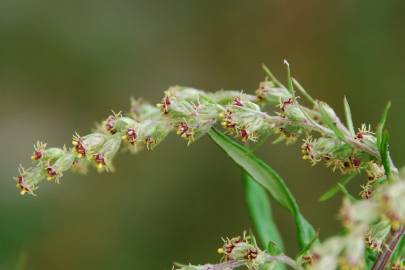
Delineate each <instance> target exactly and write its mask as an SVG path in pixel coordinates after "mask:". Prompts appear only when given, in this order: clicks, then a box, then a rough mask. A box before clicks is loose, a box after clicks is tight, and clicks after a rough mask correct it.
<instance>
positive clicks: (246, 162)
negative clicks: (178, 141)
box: [208, 128, 315, 248]
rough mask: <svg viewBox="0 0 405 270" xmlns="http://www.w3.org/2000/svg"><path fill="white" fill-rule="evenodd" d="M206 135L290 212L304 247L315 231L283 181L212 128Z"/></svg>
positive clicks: (244, 150) (254, 157)
mask: <svg viewBox="0 0 405 270" xmlns="http://www.w3.org/2000/svg"><path fill="white" fill-rule="evenodd" d="M208 134H209V135H210V137H211V139H212V140H213V141H214V142H215V143H216V144H218V145H219V146H220V147H221V148H222V150H224V151H225V153H227V154H228V156H229V157H230V158H231V159H232V160H233V161H234V162H235V163H236V164H238V165H239V166H240V167H242V168H243V169H244V170H245V171H246V172H247V173H249V174H250V175H251V176H252V178H253V179H254V180H256V181H257V182H258V183H259V184H261V185H262V186H263V187H264V188H265V189H266V190H267V191H268V192H269V193H270V194H271V196H272V197H273V198H274V199H275V200H276V201H277V202H278V203H280V204H281V205H282V206H283V207H285V208H287V209H288V210H289V211H290V212H291V214H292V215H293V216H294V220H295V223H296V226H297V232H298V234H297V235H298V240H299V244H300V246H301V248H302V247H304V246H306V245H307V244H308V243H309V242H310V241H311V240H312V238H313V237H314V235H315V230H314V228H313V227H312V226H311V225H310V224H309V222H308V221H307V220H306V219H305V218H304V217H303V215H302V213H301V212H300V209H299V207H298V204H297V202H296V200H295V198H294V196H293V195H292V194H291V192H290V190H289V189H288V187H287V185H286V184H285V182H284V180H283V179H282V178H281V177H280V176H279V175H278V174H277V173H276V172H275V171H274V170H273V169H272V168H271V167H270V166H269V165H267V164H266V163H265V162H264V161H262V160H260V159H258V158H257V157H256V156H255V155H254V154H253V153H252V152H251V151H249V150H248V149H247V148H245V147H243V146H241V145H240V144H238V143H236V142H235V141H233V140H231V139H230V138H229V137H227V136H226V135H224V134H223V133H221V132H220V131H218V130H216V129H215V128H212V129H211V130H210V131H209V132H208Z"/></svg>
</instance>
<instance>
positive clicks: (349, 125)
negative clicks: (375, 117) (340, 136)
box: [343, 97, 356, 136]
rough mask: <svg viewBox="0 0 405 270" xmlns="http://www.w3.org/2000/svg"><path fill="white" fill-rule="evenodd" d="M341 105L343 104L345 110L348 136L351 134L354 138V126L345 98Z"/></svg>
mask: <svg viewBox="0 0 405 270" xmlns="http://www.w3.org/2000/svg"><path fill="white" fill-rule="evenodd" d="M343 104H344V108H345V116H346V125H347V128H348V129H349V131H350V134H352V136H354V135H355V134H356V132H355V130H354V125H353V119H352V111H351V110H350V105H349V102H348V101H347V98H346V97H344V99H343Z"/></svg>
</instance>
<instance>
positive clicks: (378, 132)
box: [376, 102, 391, 148]
mask: <svg viewBox="0 0 405 270" xmlns="http://www.w3.org/2000/svg"><path fill="white" fill-rule="evenodd" d="M390 108H391V102H388V103H387V105H386V106H385V109H384V112H383V114H382V116H381V120H380V122H379V123H378V126H377V130H376V136H377V146H378V148H381V140H382V135H383V130H384V128H385V123H386V122H387V116H388V111H389V110H390Z"/></svg>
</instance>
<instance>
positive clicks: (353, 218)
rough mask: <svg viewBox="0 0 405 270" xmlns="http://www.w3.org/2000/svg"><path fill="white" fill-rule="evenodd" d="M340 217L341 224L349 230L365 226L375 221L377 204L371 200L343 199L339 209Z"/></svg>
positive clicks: (377, 213) (377, 215) (377, 214)
mask: <svg viewBox="0 0 405 270" xmlns="http://www.w3.org/2000/svg"><path fill="white" fill-rule="evenodd" d="M340 217H341V219H342V223H343V225H344V226H345V227H346V228H347V229H349V230H350V229H355V228H359V227H361V228H363V227H365V228H367V226H368V224H370V223H372V222H374V221H376V220H377V219H378V217H379V211H378V204H377V203H376V202H375V201H372V200H361V201H357V202H354V203H352V202H350V201H349V200H348V199H345V200H344V201H343V207H342V209H341V211H340Z"/></svg>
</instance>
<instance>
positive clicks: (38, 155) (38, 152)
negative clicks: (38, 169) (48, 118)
mask: <svg viewBox="0 0 405 270" xmlns="http://www.w3.org/2000/svg"><path fill="white" fill-rule="evenodd" d="M45 149H46V143H42V142H37V144H36V145H34V153H33V154H32V156H31V159H32V160H40V159H42V158H43V157H44V155H45V153H44V151H45Z"/></svg>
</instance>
